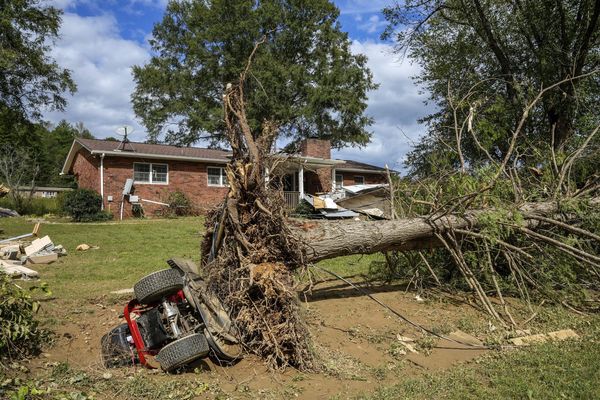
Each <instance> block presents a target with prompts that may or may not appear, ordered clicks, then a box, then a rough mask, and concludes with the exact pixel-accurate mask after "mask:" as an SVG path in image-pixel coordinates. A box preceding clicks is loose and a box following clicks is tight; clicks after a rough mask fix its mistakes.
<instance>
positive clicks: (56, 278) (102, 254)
mask: <svg viewBox="0 0 600 400" xmlns="http://www.w3.org/2000/svg"><path fill="white" fill-rule="evenodd" d="M203 224H204V220H203V219H202V218H200V217H195V218H181V219H165V220H132V221H126V222H118V223H117V222H108V223H94V224H83V223H82V224H74V223H65V222H52V223H43V224H42V227H41V232H40V235H42V236H43V235H49V236H50V238H51V239H52V241H53V242H54V243H55V244H62V245H63V246H64V247H65V248H66V249H67V251H68V252H69V254H68V256H66V257H61V258H60V259H59V260H58V262H55V263H53V264H50V265H36V266H34V267H33V268H34V269H35V270H37V271H39V272H40V276H41V280H42V281H44V282H47V283H48V284H49V286H50V289H51V290H52V292H53V293H54V295H55V296H56V297H59V298H61V299H72V298H95V297H97V296H100V295H103V294H107V293H109V292H110V291H113V290H119V289H124V288H130V287H132V286H133V284H134V283H135V282H136V281H137V280H138V279H140V278H141V277H143V276H144V275H146V274H148V273H150V272H152V271H155V270H159V269H164V268H168V265H167V264H166V263H165V261H166V260H167V259H169V258H171V257H184V258H191V259H193V260H195V261H198V260H199V259H200V250H199V248H200V240H201V238H202V233H203V231H204V226H203ZM33 225H34V223H33V222H28V221H27V219H26V218H3V219H0V228H1V229H3V230H4V233H3V234H2V236H3V237H10V236H15V235H19V234H23V233H27V232H31V230H32V228H33ZM81 243H87V244H89V245H90V246H98V247H99V249H97V250H88V251H75V248H76V247H77V245H79V244H81Z"/></svg>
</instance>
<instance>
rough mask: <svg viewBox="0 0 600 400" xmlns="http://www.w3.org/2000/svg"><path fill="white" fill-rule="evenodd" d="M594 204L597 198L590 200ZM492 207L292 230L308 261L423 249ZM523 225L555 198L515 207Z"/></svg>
mask: <svg viewBox="0 0 600 400" xmlns="http://www.w3.org/2000/svg"><path fill="white" fill-rule="evenodd" d="M593 203H594V204H597V203H598V202H597V201H594V202H593ZM492 211H493V210H491V209H488V210H469V211H467V212H465V213H462V214H461V215H451V214H450V215H441V214H440V215H430V216H425V217H417V218H404V219H400V220H394V221H338V222H332V221H324V222H321V221H310V222H298V221H295V222H292V221H290V223H291V227H292V232H293V233H294V235H296V236H297V237H298V238H299V239H300V240H299V242H300V243H302V245H303V252H304V254H305V255H306V261H307V262H318V261H321V260H326V259H329V258H334V257H339V256H345V255H351V254H372V253H378V252H384V251H392V250H398V251H408V250H424V249H431V248H435V247H442V246H443V244H442V242H441V241H440V240H439V238H437V237H436V234H438V235H439V234H443V233H444V232H450V231H456V230H465V229H469V230H477V227H478V217H479V216H480V215H486V214H488V213H490V212H492ZM515 212H516V213H518V214H519V216H520V217H522V219H523V222H524V223H523V227H530V228H534V227H537V226H538V225H539V224H540V219H539V217H554V216H556V214H557V213H558V212H559V204H558V203H557V202H553V201H549V202H541V203H526V204H523V205H521V206H520V207H518V208H516V209H515Z"/></svg>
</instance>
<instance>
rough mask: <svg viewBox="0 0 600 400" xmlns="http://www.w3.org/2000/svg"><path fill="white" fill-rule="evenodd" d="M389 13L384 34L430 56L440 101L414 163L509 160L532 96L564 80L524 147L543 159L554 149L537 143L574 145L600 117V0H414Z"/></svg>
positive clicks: (427, 64) (423, 166)
mask: <svg viewBox="0 0 600 400" xmlns="http://www.w3.org/2000/svg"><path fill="white" fill-rule="evenodd" d="M384 13H385V16H386V18H387V20H388V22H389V26H388V28H387V30H386V31H385V33H384V35H383V37H384V38H391V39H394V40H395V41H396V44H397V47H396V49H397V51H399V52H406V54H407V55H408V57H410V58H411V59H414V60H416V61H417V62H418V63H419V64H420V65H421V67H422V73H421V75H420V76H419V77H417V78H416V81H417V82H418V83H420V84H421V85H423V86H424V87H425V88H426V89H427V90H428V91H429V92H430V96H431V97H430V100H431V101H432V102H433V103H434V104H436V105H437V106H438V111H437V112H436V113H434V114H432V115H430V116H428V117H426V118H425V119H424V122H426V123H427V124H428V126H429V133H428V135H427V136H426V137H425V138H424V140H423V141H422V142H421V143H420V144H419V145H418V146H417V147H416V148H415V149H414V151H413V152H412V153H411V154H410V155H409V157H408V163H407V164H408V166H409V167H410V168H412V170H413V172H416V173H420V175H421V176H423V175H425V174H427V173H431V172H432V171H434V170H436V169H440V168H443V164H444V163H445V164H448V165H451V166H453V167H457V166H463V167H464V166H465V165H467V166H477V165H481V164H486V163H489V162H490V161H491V160H502V159H503V157H504V155H505V154H506V153H507V151H508V145H509V138H510V136H511V134H512V132H513V131H514V130H515V129H516V127H517V124H518V122H519V120H520V117H521V113H522V111H523V109H524V107H525V105H526V104H527V103H528V102H530V101H531V100H532V98H533V97H535V96H536V95H537V94H538V92H539V91H540V89H542V88H546V87H549V86H551V85H553V84H555V83H557V82H561V81H563V82H562V83H561V84H560V85H557V86H556V87H555V88H554V89H553V90H551V91H549V92H547V93H545V95H544V98H543V100H542V101H541V102H539V103H537V104H536V107H534V108H533V109H531V110H530V114H531V116H532V117H531V118H530V119H528V120H527V123H526V126H525V129H524V130H523V140H521V141H519V145H521V146H522V147H521V148H520V149H518V151H516V152H515V157H518V158H519V161H521V162H523V163H525V164H527V165H529V166H535V165H537V163H539V162H542V163H543V162H546V161H547V160H549V158H548V157H546V156H547V155H546V156H543V157H540V156H539V154H537V155H536V154H535V151H532V149H533V148H536V149H541V148H545V149H548V147H549V146H550V145H552V146H553V147H554V150H556V151H558V152H563V153H568V151H567V150H569V149H573V148H577V146H578V145H580V144H581V142H582V141H583V140H584V139H585V135H586V134H587V133H589V132H590V131H591V130H592V129H593V128H594V126H595V125H596V124H597V123H598V120H599V118H598V113H597V112H596V111H595V110H596V108H597V102H598V98H599V96H600V76H599V74H594V73H593V72H594V71H596V70H598V68H599V67H600V41H599V40H600V35H599V32H600V30H599V18H600V2H598V1H595V0H558V1H532V0H511V1H500V0H425V1H413V0H406V1H402V2H399V3H396V4H395V5H393V6H390V7H388V8H386V9H385V10H384ZM588 74H589V75H588ZM581 76H585V78H583V77H582V78H577V77H581ZM568 78H575V79H573V80H569V79H568ZM474 135H477V136H474ZM477 140H478V141H479V143H477ZM457 141H460V142H461V143H460V146H458V151H449V149H450V148H452V149H455V150H456V149H457V147H456V146H455V145H456V143H457ZM592 148H593V146H592ZM486 153H487V154H486ZM544 158H545V160H544ZM559 158H560V157H559Z"/></svg>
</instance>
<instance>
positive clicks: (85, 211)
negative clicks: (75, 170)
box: [62, 189, 112, 222]
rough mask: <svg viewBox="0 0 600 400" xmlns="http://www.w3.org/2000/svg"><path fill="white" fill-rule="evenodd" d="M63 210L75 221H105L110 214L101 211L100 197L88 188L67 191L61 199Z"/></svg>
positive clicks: (109, 217)
mask: <svg viewBox="0 0 600 400" xmlns="http://www.w3.org/2000/svg"><path fill="white" fill-rule="evenodd" d="M62 203H63V205H62V207H63V210H62V211H63V212H64V213H65V214H67V215H69V216H71V218H73V221H77V222H89V221H105V220H108V219H111V218H112V216H111V215H110V214H108V213H105V212H103V211H102V197H100V195H99V194H98V193H96V192H94V191H93V190H90V189H77V190H73V191H72V192H67V193H66V194H65V195H64V198H63V199H62Z"/></svg>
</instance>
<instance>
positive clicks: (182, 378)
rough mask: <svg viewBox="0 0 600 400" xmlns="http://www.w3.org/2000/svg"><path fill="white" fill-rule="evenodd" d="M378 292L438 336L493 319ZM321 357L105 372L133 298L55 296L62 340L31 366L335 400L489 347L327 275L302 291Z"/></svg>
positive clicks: (233, 392)
mask: <svg viewBox="0 0 600 400" xmlns="http://www.w3.org/2000/svg"><path fill="white" fill-rule="evenodd" d="M368 290H369V292H370V293H372V294H373V295H374V296H376V297H377V298H378V299H379V300H381V301H383V302H384V303H386V304H388V305H389V306H391V307H392V308H394V309H395V310H397V311H399V312H400V313H401V314H403V315H404V316H405V317H407V318H409V319H411V320H413V321H414V322H417V323H419V324H422V325H424V326H426V327H428V328H431V329H433V330H434V331H435V332H437V333H440V334H444V335H447V334H449V333H450V332H451V331H454V330H456V329H462V330H463V331H470V333H472V334H474V335H475V336H479V337H480V338H481V339H485V338H484V336H486V335H487V332H486V327H487V326H488V322H487V320H486V319H485V317H484V316H483V315H482V314H481V313H479V312H478V311H476V310H475V309H474V308H473V307H472V306H471V305H469V304H467V303H465V302H461V301H458V300H457V301H451V300H450V299H449V298H448V297H446V296H442V297H440V298H438V299H434V298H431V297H430V298H427V297H426V298H425V299H421V298H420V297H418V296H417V297H416V296H415V293H412V292H405V291H404V287H401V286H395V285H381V286H369V289H368ZM301 297H302V299H303V309H304V312H305V316H306V319H307V321H308V323H309V326H310V331H311V332H312V334H313V336H314V339H315V343H316V353H317V354H318V355H319V357H320V358H321V359H322V364H323V367H322V370H321V371H320V372H316V373H315V372H313V373H307V372H299V371H296V370H293V369H288V370H286V371H284V372H274V371H269V370H268V369H267V368H266V367H265V365H264V364H263V363H262V362H261V360H259V359H257V358H255V357H253V356H250V355H249V356H246V357H245V358H244V359H243V360H241V361H240V362H238V363H237V364H235V365H233V366H220V365H216V364H214V363H213V362H211V361H210V360H209V359H205V360H201V361H199V362H196V363H195V364H193V365H191V366H190V368H188V369H187V370H186V371H182V372H180V373H178V374H176V375H167V374H164V373H162V372H159V371H158V370H153V371H152V370H146V369H144V368H142V367H140V366H132V367H125V368H119V369H111V370H105V369H104V367H103V366H102V363H101V356H100V338H101V336H102V335H104V334H105V333H106V332H107V331H108V330H109V329H111V328H112V327H113V326H115V325H118V324H119V323H122V322H124V320H123V318H122V316H121V315H122V312H123V311H122V308H123V305H124V304H125V303H126V302H127V299H128V298H127V296H124V297H123V296H119V297H116V296H114V295H112V296H104V297H101V298H97V299H94V300H90V301H88V302H87V303H85V304H81V303H75V302H73V301H71V302H68V301H66V300H60V299H54V300H52V299H50V300H47V301H45V302H44V304H43V314H44V318H45V320H46V322H47V323H48V324H49V326H50V328H51V329H52V330H53V331H54V332H55V341H54V343H53V344H52V346H51V347H49V348H47V349H45V351H44V353H43V354H42V355H41V356H40V357H38V358H36V359H34V360H32V361H31V362H30V364H29V365H28V368H29V370H30V372H29V374H30V375H31V376H34V377H35V376H43V375H44V374H45V375H46V376H47V375H48V370H49V369H52V368H53V367H54V368H55V367H56V366H57V365H58V364H60V363H66V364H68V365H69V367H70V368H72V369H73V370H81V371H83V372H86V373H88V374H90V375H93V376H103V377H105V378H106V379H107V380H111V381H114V382H115V385H114V386H115V388H118V386H119V382H122V380H123V379H131V377H132V376H140V375H141V376H145V377H147V379H149V380H152V381H158V382H161V381H164V380H176V381H178V382H186V381H190V380H191V381H196V382H197V381H201V382H203V384H205V385H206V387H207V390H206V391H205V392H203V393H202V394H201V395H200V396H199V397H201V398H204V397H207V398H211V397H219V398H283V397H286V398H289V397H295V398H300V399H328V398H341V399H344V398H353V397H356V396H360V395H368V394H369V393H372V392H373V391H375V390H376V389H377V388H379V387H381V386H389V385H391V384H394V383H396V382H397V381H398V380H399V379H400V378H406V377H407V376H417V375H419V374H421V373H423V372H424V371H435V370H441V369H446V368H450V367H452V366H454V365H456V364H458V363H462V362H467V361H470V360H473V359H474V358H477V357H479V356H481V355H482V353H483V351H482V350H479V349H473V348H471V347H468V346H463V345H458V344H456V343H453V342H448V341H444V340H433V339H432V337H431V336H428V335H424V334H423V332H421V331H420V330H419V329H417V328H414V327H412V326H410V325H408V324H407V323H406V322H404V321H401V320H400V319H399V318H398V317H397V316H395V315H393V314H392V313H391V312H389V311H387V310H385V309H383V308H382V307H381V306H380V305H378V304H377V303H375V302H374V301H372V300H371V299H369V298H368V297H367V296H365V295H363V294H361V293H358V292H356V291H355V290H354V289H352V288H350V287H348V286H347V285H346V284H345V283H343V282H340V281H337V280H329V279H327V280H323V281H320V282H318V283H317V284H316V285H315V286H314V287H313V289H312V293H306V295H302V296H301ZM398 336H403V337H410V338H414V339H415V340H416V342H415V343H412V345H413V346H414V347H416V348H417V350H418V353H412V352H410V351H409V350H408V349H407V348H406V347H405V346H404V345H402V344H401V343H400V342H399V340H398ZM115 397H117V398H119V397H122V398H129V397H135V394H133V395H132V394H131V393H130V394H123V393H121V394H120V393H119V390H118V389H115V390H114V391H111V392H110V393H104V394H103V393H96V394H95V398H115Z"/></svg>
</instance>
